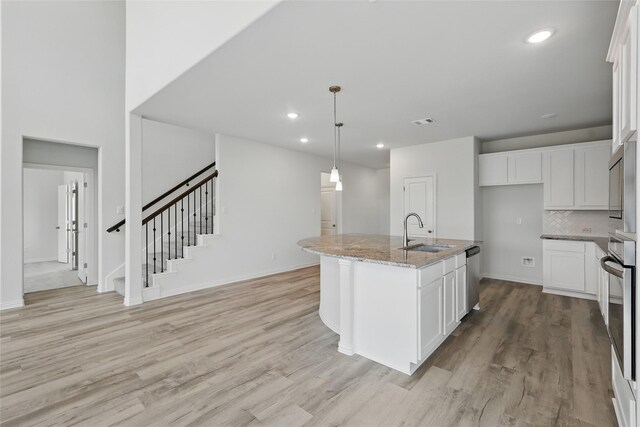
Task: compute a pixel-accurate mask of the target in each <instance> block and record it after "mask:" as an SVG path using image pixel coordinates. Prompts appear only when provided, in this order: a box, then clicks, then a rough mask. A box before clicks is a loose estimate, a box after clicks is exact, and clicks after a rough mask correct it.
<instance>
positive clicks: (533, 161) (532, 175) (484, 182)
mask: <svg viewBox="0 0 640 427" xmlns="http://www.w3.org/2000/svg"><path fill="white" fill-rule="evenodd" d="M479 170H480V172H479V174H480V175H479V182H480V186H491V185H514V184H540V183H541V182H542V153H541V152H540V151H533V152H532V151H526V150H525V151H522V152H520V151H510V152H505V153H496V154H482V155H480V161H479Z"/></svg>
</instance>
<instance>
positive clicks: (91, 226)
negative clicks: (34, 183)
mask: <svg viewBox="0 0 640 427" xmlns="http://www.w3.org/2000/svg"><path fill="white" fill-rule="evenodd" d="M24 169H41V170H58V171H66V172H80V173H84V174H85V176H86V182H87V187H86V193H85V203H84V204H85V216H84V217H85V218H87V219H90V220H89V221H87V228H86V229H84V230H86V231H85V244H84V245H83V246H84V247H85V248H86V250H85V252H86V256H85V260H86V262H87V268H86V273H87V283H86V285H87V286H91V285H97V284H98V211H97V210H96V204H95V202H96V197H97V191H98V188H97V182H96V179H95V177H96V171H95V170H94V169H93V168H85V167H75V166H59V165H46V164H40V163H23V164H22V170H23V174H24ZM20 195H21V199H22V218H23V224H22V242H21V252H22V253H24V226H25V224H24V179H23V185H22V188H21V193H20ZM22 294H23V295H24V267H23V268H22Z"/></svg>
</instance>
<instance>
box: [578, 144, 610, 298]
mask: <svg viewBox="0 0 640 427" xmlns="http://www.w3.org/2000/svg"><path fill="white" fill-rule="evenodd" d="M606 148H607V152H608V150H609V147H606ZM586 248H587V250H586V252H585V266H584V269H585V273H584V274H585V279H584V291H585V292H586V293H588V294H592V295H596V294H597V292H598V270H600V265H599V264H600V263H599V260H598V258H597V257H596V244H595V243H593V242H589V243H587V247H586Z"/></svg>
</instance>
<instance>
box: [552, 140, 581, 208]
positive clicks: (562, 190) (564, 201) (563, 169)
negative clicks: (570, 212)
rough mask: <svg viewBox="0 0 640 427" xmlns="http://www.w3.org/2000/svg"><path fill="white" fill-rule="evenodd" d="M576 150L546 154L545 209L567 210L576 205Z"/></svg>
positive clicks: (555, 151)
mask: <svg viewBox="0 0 640 427" xmlns="http://www.w3.org/2000/svg"><path fill="white" fill-rule="evenodd" d="M574 154H575V153H574V150H573V149H567V150H554V151H549V152H547V153H545V154H544V208H545V209H557V210H567V209H572V208H573V207H574V205H575V192H574V187H575V185H574V175H575V172H574V166H575V165H574Z"/></svg>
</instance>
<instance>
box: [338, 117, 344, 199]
mask: <svg viewBox="0 0 640 427" xmlns="http://www.w3.org/2000/svg"><path fill="white" fill-rule="evenodd" d="M342 125H343V123H336V129H337V133H338V168H339V167H340V129H341V128H342ZM336 191H342V177H341V176H340V174H339V173H338V182H336Z"/></svg>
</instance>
